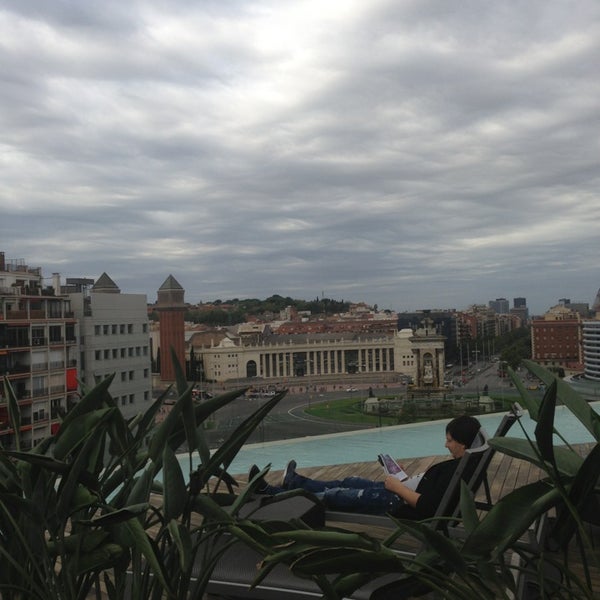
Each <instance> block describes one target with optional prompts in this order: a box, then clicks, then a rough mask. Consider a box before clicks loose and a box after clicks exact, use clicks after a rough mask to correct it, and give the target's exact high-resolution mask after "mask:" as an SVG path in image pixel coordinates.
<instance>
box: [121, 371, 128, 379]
mask: <svg viewBox="0 0 600 600" xmlns="http://www.w3.org/2000/svg"><path fill="white" fill-rule="evenodd" d="M121 381H127V371H121Z"/></svg>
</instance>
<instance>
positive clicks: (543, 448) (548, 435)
mask: <svg viewBox="0 0 600 600" xmlns="http://www.w3.org/2000/svg"><path fill="white" fill-rule="evenodd" d="M555 408H556V381H553V382H552V383H551V384H550V386H549V387H548V389H547V391H546V393H545V394H544V398H543V400H542V405H541V406H540V411H539V413H538V421H537V425H536V427H535V439H536V442H537V447H538V449H539V451H540V455H541V457H542V459H543V460H545V461H546V462H548V463H549V464H551V465H552V467H553V468H554V470H556V462H555V459H554V443H553V432H554V412H555Z"/></svg>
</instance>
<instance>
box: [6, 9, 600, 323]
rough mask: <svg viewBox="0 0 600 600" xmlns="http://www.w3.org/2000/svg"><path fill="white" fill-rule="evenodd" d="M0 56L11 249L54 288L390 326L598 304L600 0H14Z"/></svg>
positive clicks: (8, 245)
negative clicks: (89, 288)
mask: <svg viewBox="0 0 600 600" xmlns="http://www.w3.org/2000/svg"><path fill="white" fill-rule="evenodd" d="M0 49H1V61H0V124H1V129H0V210H1V212H0V251H4V252H5V254H6V257H7V258H23V259H25V262H26V263H27V264H29V265H31V266H41V267H42V269H43V272H44V275H45V276H48V277H50V276H51V274H52V272H60V273H61V275H62V276H63V278H66V277H92V278H97V277H98V276H99V275H100V274H101V273H102V272H103V271H106V272H107V273H108V274H109V275H110V276H111V277H112V279H113V280H114V281H115V282H116V283H117V285H119V287H120V288H121V290H122V292H124V293H127V292H131V293H134V292H135V293H145V294H147V295H148V301H149V302H154V301H155V300H156V290H157V289H158V288H159V287H160V285H161V284H162V283H163V281H164V280H165V279H166V277H167V276H168V275H169V274H172V275H173V276H174V277H175V278H176V279H177V280H178V281H179V283H180V284H181V285H182V286H183V287H184V288H185V290H186V296H185V298H186V300H187V301H188V302H193V303H195V302H199V301H203V302H208V301H211V300H215V299H217V298H220V299H222V300H225V299H231V298H248V297H251V298H266V297H268V296H270V295H272V294H275V293H278V294H281V295H283V296H291V297H294V298H305V299H313V298H315V297H317V296H321V295H322V294H324V295H325V296H326V297H329V298H335V299H337V300H342V299H343V300H351V301H365V302H368V303H370V304H378V306H379V308H390V309H394V310H398V311H404V310H414V309H420V308H433V307H440V308H450V307H454V308H458V309H462V308H466V307H467V306H468V305H470V304H473V303H487V302H488V300H491V299H495V298H500V297H506V298H509V299H510V300H511V305H512V299H513V298H514V297H516V296H525V297H526V298H527V300H528V305H529V306H530V309H531V310H532V311H534V312H541V311H545V310H546V309H547V308H549V307H550V306H552V305H554V304H556V303H557V301H558V299H559V298H563V297H568V298H571V300H572V301H574V302H575V301H578V302H579V301H580V302H588V303H590V304H591V303H592V302H593V300H594V297H595V295H596V292H597V290H598V288H599V287H600V261H599V258H598V256H599V248H600V227H599V225H600V195H599V190H600V169H599V166H600V165H599V161H600V2H598V1H597V0H580V1H578V2H567V1H561V0H553V1H550V2H548V0H543V1H539V2H538V1H534V0H522V1H516V0H515V1H507V0H502V1H499V2H484V1H481V0H476V1H475V0H472V1H469V0H462V1H461V2H453V1H449V0H439V1H427V0H414V1H412V0H405V1H403V0H369V1H367V2H365V1H364V0H360V1H353V0H343V1H333V0H329V1H328V2H324V1H322V0H315V1H307V0H293V1H292V0H289V1H288V0H272V1H254V2H253V1H250V0H247V1H242V0H231V1H228V0H197V1H192V0H169V1H168V2H167V1H158V0H157V1H150V0H148V1H141V0H139V1H136V0H127V1H123V0H103V1H102V2H85V1H81V0H72V1H66V0H62V1H60V0H51V1H49V0H37V1H35V0H18V1H9V0H0ZM49 283H50V282H49Z"/></svg>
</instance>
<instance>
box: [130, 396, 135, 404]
mask: <svg viewBox="0 0 600 600" xmlns="http://www.w3.org/2000/svg"><path fill="white" fill-rule="evenodd" d="M134 402H135V394H129V404H133V403H134Z"/></svg>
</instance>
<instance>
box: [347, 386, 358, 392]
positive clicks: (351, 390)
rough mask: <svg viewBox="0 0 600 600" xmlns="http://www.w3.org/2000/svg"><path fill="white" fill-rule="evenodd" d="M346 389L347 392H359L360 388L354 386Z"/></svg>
mask: <svg viewBox="0 0 600 600" xmlns="http://www.w3.org/2000/svg"><path fill="white" fill-rule="evenodd" d="M346 391H347V392H358V390H357V389H356V388H353V387H349V388H346Z"/></svg>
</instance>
